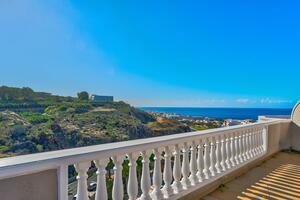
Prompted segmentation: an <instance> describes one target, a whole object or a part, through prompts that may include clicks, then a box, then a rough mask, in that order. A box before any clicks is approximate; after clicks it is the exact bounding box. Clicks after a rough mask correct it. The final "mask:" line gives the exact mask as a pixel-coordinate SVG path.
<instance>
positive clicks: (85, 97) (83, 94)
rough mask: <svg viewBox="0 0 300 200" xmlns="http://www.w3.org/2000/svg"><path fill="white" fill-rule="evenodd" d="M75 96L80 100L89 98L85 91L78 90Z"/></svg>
mask: <svg viewBox="0 0 300 200" xmlns="http://www.w3.org/2000/svg"><path fill="white" fill-rule="evenodd" d="M77 97H78V99H80V100H89V93H87V92H86V91H83V92H78V93H77Z"/></svg>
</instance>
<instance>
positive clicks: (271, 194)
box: [203, 152, 300, 200]
mask: <svg viewBox="0 0 300 200" xmlns="http://www.w3.org/2000/svg"><path fill="white" fill-rule="evenodd" d="M232 199H240V200H254V199H262V200H265V199H275V200H285V199H298V200H300V154H298V153H284V152H280V153H278V154H276V155H275V156H274V157H272V158H271V159H269V160H267V161H266V162H264V163H263V164H261V165H260V166H258V167H255V168H253V169H252V170H250V171H249V172H248V173H246V174H244V175H243V176H240V177H238V178H237V179H235V180H233V181H231V182H229V183H227V184H225V185H222V186H221V187H219V189H217V190H215V191H214V192H212V193H211V194H209V195H208V196H206V197H204V198H203V200H232Z"/></svg>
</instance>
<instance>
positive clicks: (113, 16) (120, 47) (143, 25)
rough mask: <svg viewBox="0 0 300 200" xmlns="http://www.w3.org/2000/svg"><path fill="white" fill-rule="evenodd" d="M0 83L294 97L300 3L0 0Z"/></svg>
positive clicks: (221, 101)
mask: <svg viewBox="0 0 300 200" xmlns="http://www.w3.org/2000/svg"><path fill="white" fill-rule="evenodd" d="M0 55H1V56H0V85H8V86H17V87H20V86H29V87H32V88H33V89H35V90H38V91H48V92H52V93H54V94H59V95H70V96H75V95H76V93H77V92H78V91H81V90H86V91H88V92H90V93H96V94H104V95H114V96H115V98H116V99H117V100H124V101H127V102H129V103H131V104H133V105H136V106H217V107H227V106H230V107H291V106H292V105H293V104H294V103H295V102H296V101H297V100H299V99H300V82H299V79H300V3H299V1H297V0H295V1H290V0H285V1H282V0H270V1H264V0H251V1H243V0H240V1H231V0H226V1H225V0H224V1H214V0H207V1H202V0H200V1H164V0H158V1H155V0H152V1H140V0H137V1H130V0H128V1H123V0H122V1H113V0H107V1H100V0H89V1H84V0H81V1H79V0H69V1H67V0H49V1H48V0H47V1H44V0H43V1H41V0H1V1H0Z"/></svg>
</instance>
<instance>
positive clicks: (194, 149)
mask: <svg viewBox="0 0 300 200" xmlns="http://www.w3.org/2000/svg"><path fill="white" fill-rule="evenodd" d="M282 123H283V124H287V123H290V120H287V119H269V120H264V121H262V122H257V123H253V124H249V125H240V126H234V127H226V128H218V129H211V130H205V131H197V132H190V133H182V134H175V135H168V136H162V137H154V138H148V139H139V140H132V141H126V142H118V143H111V144H103V145H95V146H89V147H82V148H74V149H66V150H60V151H53V152H46V153H38V154H32V155H25V156H16V157H11V158H4V159H1V160H0V179H1V180H0V187H1V181H2V180H7V179H10V178H13V177H21V176H22V175H30V174H34V173H37V172H43V171H46V170H50V169H55V170H56V172H57V196H58V199H60V200H66V199H68V166H69V165H74V166H75V169H76V172H77V173H78V175H77V199H79V200H88V199H89V197H88V190H87V178H88V176H87V172H88V169H89V168H90V166H91V162H94V164H95V166H96V167H97V172H96V175H97V188H96V194H95V199H97V200H104V199H107V198H108V194H107V188H106V169H105V168H106V166H107V164H108V162H109V160H110V159H112V161H113V164H114V168H113V171H114V173H113V189H112V199H114V200H121V199H124V198H125V197H124V193H125V191H124V190H126V198H129V199H138V198H139V199H142V200H148V199H149V200H150V199H179V198H182V197H184V196H185V195H187V194H189V193H191V192H194V191H196V190H198V189H199V188H202V187H204V186H206V185H208V184H210V183H212V182H214V181H215V180H217V179H219V178H221V177H225V176H227V175H228V174H229V173H231V172H233V171H235V170H237V169H239V168H241V167H243V166H245V165H247V164H249V163H251V162H253V161H255V160H257V159H260V158H263V157H264V156H266V155H267V154H270V153H273V152H270V151H276V150H278V149H276V150H271V149H270V147H271V146H272V148H273V147H274V146H276V145H277V146H278V145H279V144H278V143H279V139H278V140H274V139H271V140H270V138H274V137H275V138H280V136H275V135H273V136H272V137H271V136H270V135H271V134H281V133H280V132H281V131H280V127H279V128H277V129H278V130H279V131H277V132H276V133H275V132H274V133H273V132H270V131H269V127H270V126H274V125H275V126H276V125H280V124H282ZM270 142H272V144H269V143H270ZM275 143H276V144H275ZM152 154H153V155H154V160H152V161H151V160H150V159H149V157H150V156H151V155H152ZM138 158H141V159H142V172H141V177H140V179H139V180H138V176H137V162H136V161H137V159H138ZM124 160H127V161H128V167H129V175H128V182H123V178H122V170H123V169H122V168H123V165H122V164H123V161H124ZM150 162H152V163H151V165H150ZM150 167H151V168H152V169H151V168H150ZM139 183H140V184H139ZM43 189H44V190H49V187H48V188H47V187H45V188H43ZM16 192H22V191H16ZM1 195H2V194H0V196H1ZM32 195H34V194H32ZM33 199H34V198H33Z"/></svg>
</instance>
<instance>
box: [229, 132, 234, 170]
mask: <svg viewBox="0 0 300 200" xmlns="http://www.w3.org/2000/svg"><path fill="white" fill-rule="evenodd" d="M230 156H231V157H230V162H231V166H232V167H235V144H234V133H232V134H231V135H230Z"/></svg>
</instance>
